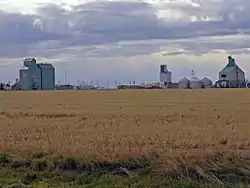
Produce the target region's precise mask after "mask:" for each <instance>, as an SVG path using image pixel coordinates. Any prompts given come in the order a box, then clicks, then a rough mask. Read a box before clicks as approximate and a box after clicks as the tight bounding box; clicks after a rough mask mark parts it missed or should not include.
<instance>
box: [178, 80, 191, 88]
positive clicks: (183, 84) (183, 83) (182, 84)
mask: <svg viewBox="0 0 250 188" xmlns="http://www.w3.org/2000/svg"><path fill="white" fill-rule="evenodd" d="M179 88H181V89H186V88H189V80H188V79H187V78H182V79H181V80H180V81H179Z"/></svg>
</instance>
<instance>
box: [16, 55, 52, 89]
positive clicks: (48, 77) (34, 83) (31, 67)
mask: <svg viewBox="0 0 250 188" xmlns="http://www.w3.org/2000/svg"><path fill="white" fill-rule="evenodd" d="M19 87H20V89H21V90H51V89H55V68H54V67H53V65H52V64H47V63H39V64H37V62H36V59H35V58H26V59H25V60H24V62H23V67H22V68H21V69H20V72H19Z"/></svg>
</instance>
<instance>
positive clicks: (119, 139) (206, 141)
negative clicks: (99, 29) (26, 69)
mask: <svg viewBox="0 0 250 188" xmlns="http://www.w3.org/2000/svg"><path fill="white" fill-rule="evenodd" d="M249 137H250V90H248V89H207V90H179V89H176V90H175V89H173V90H122V91H118V90H117V91H44V92H40V91H34V92H32V91H31V92H19V91H17V92H1V93H0V151H1V152H2V154H7V153H8V154H11V156H13V158H15V160H17V159H20V160H21V159H23V158H24V157H26V156H27V154H30V153H44V154H48V155H50V156H52V155H61V156H62V157H64V158H70V157H71V158H79V159H80V158H83V159H84V160H85V161H92V162H99V163H105V162H106V163H107V162H108V163H110V164H114V163H118V162H119V161H126V160H128V159H138V160H139V159H142V158H144V159H148V160H151V161H153V162H152V163H155V165H156V166H157V169H154V173H156V174H164V173H167V171H168V172H169V171H171V170H176V171H178V170H179V171H181V170H180V169H183V166H186V167H188V168H185V169H186V171H185V173H184V170H182V175H181V176H180V177H179V179H181V178H184V176H188V175H189V176H191V175H190V173H193V174H195V176H199V177H201V176H202V177H203V178H204V177H206V173H208V172H207V171H206V169H207V170H208V171H209V173H213V176H211V177H214V179H217V180H218V181H220V180H221V179H223V177H224V176H230V175H232V176H230V177H231V178H232V177H236V176H237V175H238V176H237V178H238V179H237V181H238V180H239V178H241V180H244V181H248V179H247V177H246V176H248V175H250V172H249V170H250V166H249V165H250V163H249V159H250V155H249V154H248V152H249V151H250V150H249V149H250V138H249ZM151 165H152V164H151ZM189 167H190V168H191V167H192V169H190V168H189ZM225 168H226V169H227V170H225ZM188 169H189V171H188ZM125 170H126V169H125ZM125 170H124V171H125ZM237 170H238V171H237ZM131 171H132V170H131ZM222 171H223V172H222ZM127 173H128V174H129V173H130V172H127ZM180 173H181V172H180ZM209 173H208V174H209ZM223 173H224V174H223ZM184 174H185V175H184ZM216 174H217V176H215V175H216ZM221 174H222V175H221ZM243 176H244V178H243ZM171 177H173V175H172V176H171ZM218 177H219V178H218ZM175 178H177V179H178V177H177V176H175Z"/></svg>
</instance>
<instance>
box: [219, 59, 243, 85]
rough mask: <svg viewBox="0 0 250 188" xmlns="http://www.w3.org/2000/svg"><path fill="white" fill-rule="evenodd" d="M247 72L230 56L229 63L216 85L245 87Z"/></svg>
mask: <svg viewBox="0 0 250 188" xmlns="http://www.w3.org/2000/svg"><path fill="white" fill-rule="evenodd" d="M245 82H246V81H245V73H244V72H243V71H242V70H241V68H240V67H239V66H238V65H237V64H236V63H235V59H234V58H232V57H231V56H229V57H228V64H227V65H226V66H225V67H224V68H223V69H222V70H221V71H220V73H219V81H217V82H216V87H229V88H239V87H245Z"/></svg>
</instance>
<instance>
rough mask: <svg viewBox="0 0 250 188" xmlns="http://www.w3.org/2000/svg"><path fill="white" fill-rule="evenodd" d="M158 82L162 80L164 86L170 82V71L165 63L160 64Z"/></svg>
mask: <svg viewBox="0 0 250 188" xmlns="http://www.w3.org/2000/svg"><path fill="white" fill-rule="evenodd" d="M160 82H164V85H165V86H168V85H170V84H171V83H172V72H170V71H169V70H168V68H167V65H160Z"/></svg>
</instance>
